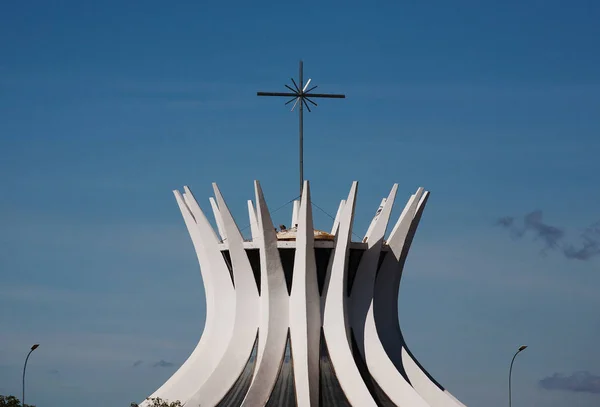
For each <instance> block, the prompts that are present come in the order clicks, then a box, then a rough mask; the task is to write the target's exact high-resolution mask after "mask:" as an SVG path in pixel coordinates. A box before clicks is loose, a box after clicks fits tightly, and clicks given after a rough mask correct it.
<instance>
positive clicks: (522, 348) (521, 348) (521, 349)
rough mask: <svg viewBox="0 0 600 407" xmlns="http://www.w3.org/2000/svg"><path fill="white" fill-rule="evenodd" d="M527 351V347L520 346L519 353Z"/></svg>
mask: <svg viewBox="0 0 600 407" xmlns="http://www.w3.org/2000/svg"><path fill="white" fill-rule="evenodd" d="M525 349H527V345H521V346H519V352H521V351H523V350H525Z"/></svg>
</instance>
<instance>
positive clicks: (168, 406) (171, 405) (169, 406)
mask: <svg viewBox="0 0 600 407" xmlns="http://www.w3.org/2000/svg"><path fill="white" fill-rule="evenodd" d="M146 400H148V401H150V402H151V403H150V404H148V407H183V404H181V401H171V402H169V401H166V400H163V399H161V398H160V397H157V398H151V399H146ZM0 407H2V405H0ZM130 407H139V405H138V404H137V403H131V406H130Z"/></svg>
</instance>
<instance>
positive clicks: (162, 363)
mask: <svg viewBox="0 0 600 407" xmlns="http://www.w3.org/2000/svg"><path fill="white" fill-rule="evenodd" d="M171 366H175V364H174V363H171V362H167V361H166V360H162V359H161V360H159V361H158V362H156V363H155V364H153V365H152V367H171Z"/></svg>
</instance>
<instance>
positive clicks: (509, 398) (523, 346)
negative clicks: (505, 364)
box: [508, 345, 527, 407]
mask: <svg viewBox="0 0 600 407" xmlns="http://www.w3.org/2000/svg"><path fill="white" fill-rule="evenodd" d="M525 349H527V345H521V346H519V349H518V350H517V352H516V353H515V356H513V358H512V361H511V362H510V369H509V371H508V407H511V406H512V393H511V378H512V368H513V363H515V358H516V357H517V355H518V354H519V353H521V352H522V351H524V350H525Z"/></svg>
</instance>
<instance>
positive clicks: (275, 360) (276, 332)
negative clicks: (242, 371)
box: [242, 181, 289, 407]
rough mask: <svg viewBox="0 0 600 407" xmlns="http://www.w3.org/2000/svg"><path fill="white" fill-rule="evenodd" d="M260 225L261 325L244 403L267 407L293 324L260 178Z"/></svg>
mask: <svg viewBox="0 0 600 407" xmlns="http://www.w3.org/2000/svg"><path fill="white" fill-rule="evenodd" d="M254 190H255V194H256V209H257V211H256V212H257V215H258V225H259V239H258V241H259V250H260V270H261V275H260V283H261V284H260V326H259V333H260V335H259V337H258V352H257V358H256V366H255V368H254V377H253V378H252V382H251V384H250V388H249V389H248V393H247V394H246V398H245V399H244V401H243V403H242V406H243V407H256V406H263V405H265V404H266V402H267V401H268V400H269V396H270V395H271V390H272V389H273V387H274V386H275V381H276V380H277V373H278V372H279V367H280V366H281V362H282V360H283V355H284V352H285V344H286V340H287V333H288V326H289V323H288V321H289V312H288V307H289V299H288V292H287V286H286V283H285V275H284V274H283V267H282V265H281V259H280V258H279V250H278V249H277V235H276V233H275V229H274V227H273V221H272V220H271V215H270V214H269V209H268V208H267V203H266V202H265V197H264V195H263V192H262V189H261V187H260V184H259V183H258V181H254Z"/></svg>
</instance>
